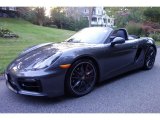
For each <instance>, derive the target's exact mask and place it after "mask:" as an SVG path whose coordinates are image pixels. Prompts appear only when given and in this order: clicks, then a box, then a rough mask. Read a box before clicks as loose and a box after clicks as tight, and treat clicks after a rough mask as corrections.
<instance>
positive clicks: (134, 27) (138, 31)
mask: <svg viewBox="0 0 160 120" xmlns="http://www.w3.org/2000/svg"><path fill="white" fill-rule="evenodd" d="M126 29H127V31H128V33H129V34H133V35H137V36H140V35H142V34H143V30H142V27H141V24H139V23H135V22H129V23H128V24H127V26H126Z"/></svg>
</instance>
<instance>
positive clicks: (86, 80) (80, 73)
mask: <svg viewBox="0 0 160 120" xmlns="http://www.w3.org/2000/svg"><path fill="white" fill-rule="evenodd" d="M70 79H71V87H72V89H73V90H74V91H75V92H76V93H79V94H83V93H85V92H87V91H88V90H89V89H91V87H92V86H93V83H94V82H95V79H96V73H95V68H94V66H93V65H92V64H90V63H88V62H84V63H80V64H79V65H77V66H76V67H75V68H74V69H73V72H72V74H71V78H70Z"/></svg>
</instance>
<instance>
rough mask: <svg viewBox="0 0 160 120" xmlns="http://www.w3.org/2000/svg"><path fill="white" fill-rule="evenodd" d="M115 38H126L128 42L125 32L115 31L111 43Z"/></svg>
mask: <svg viewBox="0 0 160 120" xmlns="http://www.w3.org/2000/svg"><path fill="white" fill-rule="evenodd" d="M115 37H122V38H124V39H125V40H127V36H126V33H125V31H124V30H121V29H120V30H115V31H114V32H113V33H112V35H111V36H110V42H111V41H113V39H114V38H115Z"/></svg>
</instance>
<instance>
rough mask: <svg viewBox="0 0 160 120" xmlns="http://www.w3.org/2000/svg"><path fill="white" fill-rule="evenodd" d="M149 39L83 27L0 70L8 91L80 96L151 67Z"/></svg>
mask: <svg viewBox="0 0 160 120" xmlns="http://www.w3.org/2000/svg"><path fill="white" fill-rule="evenodd" d="M156 52H157V49H156V46H155V42H154V40H153V39H152V38H149V37H141V38H140V37H136V36H135V35H131V36H129V35H128V33H127V31H126V30H125V29H117V30H113V29H112V28H110V27H90V28H84V29H82V30H80V31H79V32H77V33H76V34H74V35H73V36H71V37H70V38H68V39H67V40H65V41H64V42H61V43H45V44H40V45H36V46H32V47H30V48H27V49H25V50H24V51H23V52H22V53H20V55H19V56H18V57H17V58H16V59H15V60H14V61H13V62H11V63H10V65H9V66H8V67H7V69H6V72H5V77H6V82H7V86H8V88H9V89H11V90H12V91H14V92H16V93H18V94H23V95H31V96H49V97H54V96H60V95H63V94H64V93H67V94H70V95H72V96H78V97H79V96H83V95H85V94H87V93H89V92H91V91H92V90H93V88H94V86H95V84H96V83H97V82H101V81H104V80H108V79H109V78H112V77H115V76H117V75H120V74H122V73H125V72H127V71H131V70H134V69H139V68H143V69H146V70H149V69H151V68H152V67H153V66H154V62H155V57H156Z"/></svg>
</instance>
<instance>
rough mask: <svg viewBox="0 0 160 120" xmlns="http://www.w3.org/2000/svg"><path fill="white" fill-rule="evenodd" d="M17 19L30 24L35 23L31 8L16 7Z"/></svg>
mask: <svg viewBox="0 0 160 120" xmlns="http://www.w3.org/2000/svg"><path fill="white" fill-rule="evenodd" d="M17 12H18V17H20V18H23V19H25V20H27V21H30V22H32V23H36V16H35V12H34V11H33V8H32V7H17Z"/></svg>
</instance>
